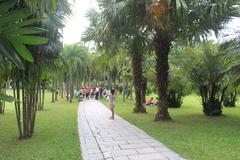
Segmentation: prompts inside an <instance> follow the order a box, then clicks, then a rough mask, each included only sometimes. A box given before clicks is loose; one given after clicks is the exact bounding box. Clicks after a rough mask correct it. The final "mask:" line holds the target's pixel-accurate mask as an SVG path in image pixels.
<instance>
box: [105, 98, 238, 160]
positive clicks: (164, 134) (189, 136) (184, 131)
mask: <svg viewBox="0 0 240 160" xmlns="http://www.w3.org/2000/svg"><path fill="white" fill-rule="evenodd" d="M102 102H103V103H104V104H107V101H106V100H102ZM239 106H240V105H239V104H238V105H237V107H236V108H223V114H224V116H221V117H207V116H204V115H203V112H202V107H201V104H200V102H199V100H198V99H197V98H196V97H195V96H188V97H186V98H185V99H184V103H183V105H182V107H181V108H179V109H169V112H170V115H171V116H172V118H173V121H172V122H153V119H154V116H155V114H156V111H157V108H156V107H147V112H148V113H147V114H133V113H132V111H133V107H134V103H133V101H129V100H127V101H126V102H125V103H123V102H122V98H121V95H118V96H117V98H116V113H117V114H118V115H119V116H121V117H122V118H124V119H126V120H127V121H129V122H130V123H132V124H134V125H135V126H137V127H139V128H141V129H142V130H144V131H145V132H146V133H148V134H149V135H151V136H153V137H154V138H155V139H157V140H159V141H160V142H162V143H164V144H165V145H167V146H168V147H169V148H171V149H172V150H174V151H175V152H177V153H179V154H180V155H182V156H183V157H185V158H189V159H192V160H240V107H239Z"/></svg>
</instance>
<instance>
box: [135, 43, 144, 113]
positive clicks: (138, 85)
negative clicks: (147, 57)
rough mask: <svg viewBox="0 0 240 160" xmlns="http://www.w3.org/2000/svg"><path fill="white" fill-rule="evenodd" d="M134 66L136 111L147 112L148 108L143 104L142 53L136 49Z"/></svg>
mask: <svg viewBox="0 0 240 160" xmlns="http://www.w3.org/2000/svg"><path fill="white" fill-rule="evenodd" d="M132 68H133V85H134V89H135V108H134V109H133V112H134V113H146V108H145V107H144V106H143V97H142V77H143V73H142V54H141V53H139V52H138V50H136V48H135V49H134V50H133V52H132Z"/></svg>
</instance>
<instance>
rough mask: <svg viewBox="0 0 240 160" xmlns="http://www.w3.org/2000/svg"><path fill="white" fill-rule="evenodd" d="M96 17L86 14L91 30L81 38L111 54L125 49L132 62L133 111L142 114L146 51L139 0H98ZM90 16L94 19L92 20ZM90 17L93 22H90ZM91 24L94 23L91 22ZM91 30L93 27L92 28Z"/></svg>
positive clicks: (142, 16) (141, 2) (143, 5)
mask: <svg viewBox="0 0 240 160" xmlns="http://www.w3.org/2000/svg"><path fill="white" fill-rule="evenodd" d="M98 4H99V7H100V14H99V15H98V16H97V15H96V14H97V13H96V12H94V13H93V12H92V13H93V14H88V15H90V16H89V19H90V23H91V22H92V23H91V25H90V26H91V27H89V28H88V30H87V31H86V36H85V37H90V38H84V39H87V40H94V41H95V42H96V43H97V44H98V45H99V46H100V47H104V48H107V49H108V50H107V51H109V48H110V49H111V51H110V52H115V51H116V49H119V48H122V47H123V48H127V49H128V53H129V55H130V56H131V60H132V68H133V70H132V72H133V84H134V88H135V100H136V101H135V108H134V112H136V113H139V112H141V113H145V112H146V109H145V107H144V106H143V101H144V100H143V96H142V94H143V92H142V91H143V89H142V81H143V72H142V70H143V69H142V61H143V53H144V50H145V48H146V41H145V38H144V35H143V33H144V27H143V24H144V22H145V16H144V14H145V13H144V12H143V10H142V9H143V8H144V7H145V3H144V1H143V0H140V1H139V0H131V1H114V0H112V1H109V0H98ZM92 15H94V16H92ZM92 17H93V18H92ZM91 20H94V21H91ZM93 26H94V27H93Z"/></svg>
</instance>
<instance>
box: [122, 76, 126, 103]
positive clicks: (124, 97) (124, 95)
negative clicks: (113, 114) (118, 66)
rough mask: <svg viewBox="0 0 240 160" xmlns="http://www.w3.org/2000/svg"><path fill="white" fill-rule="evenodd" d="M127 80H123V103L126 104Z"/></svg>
mask: <svg viewBox="0 0 240 160" xmlns="http://www.w3.org/2000/svg"><path fill="white" fill-rule="evenodd" d="M125 90H126V89H125V80H123V92H122V93H123V102H125V99H126V91H125Z"/></svg>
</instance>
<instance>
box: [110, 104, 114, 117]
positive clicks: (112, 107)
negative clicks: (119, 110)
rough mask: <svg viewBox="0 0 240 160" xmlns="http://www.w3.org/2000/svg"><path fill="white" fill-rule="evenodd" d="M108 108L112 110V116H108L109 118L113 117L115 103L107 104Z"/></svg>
mask: <svg viewBox="0 0 240 160" xmlns="http://www.w3.org/2000/svg"><path fill="white" fill-rule="evenodd" d="M109 108H110V110H111V112H112V116H111V117H110V119H114V108H115V104H109Z"/></svg>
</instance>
